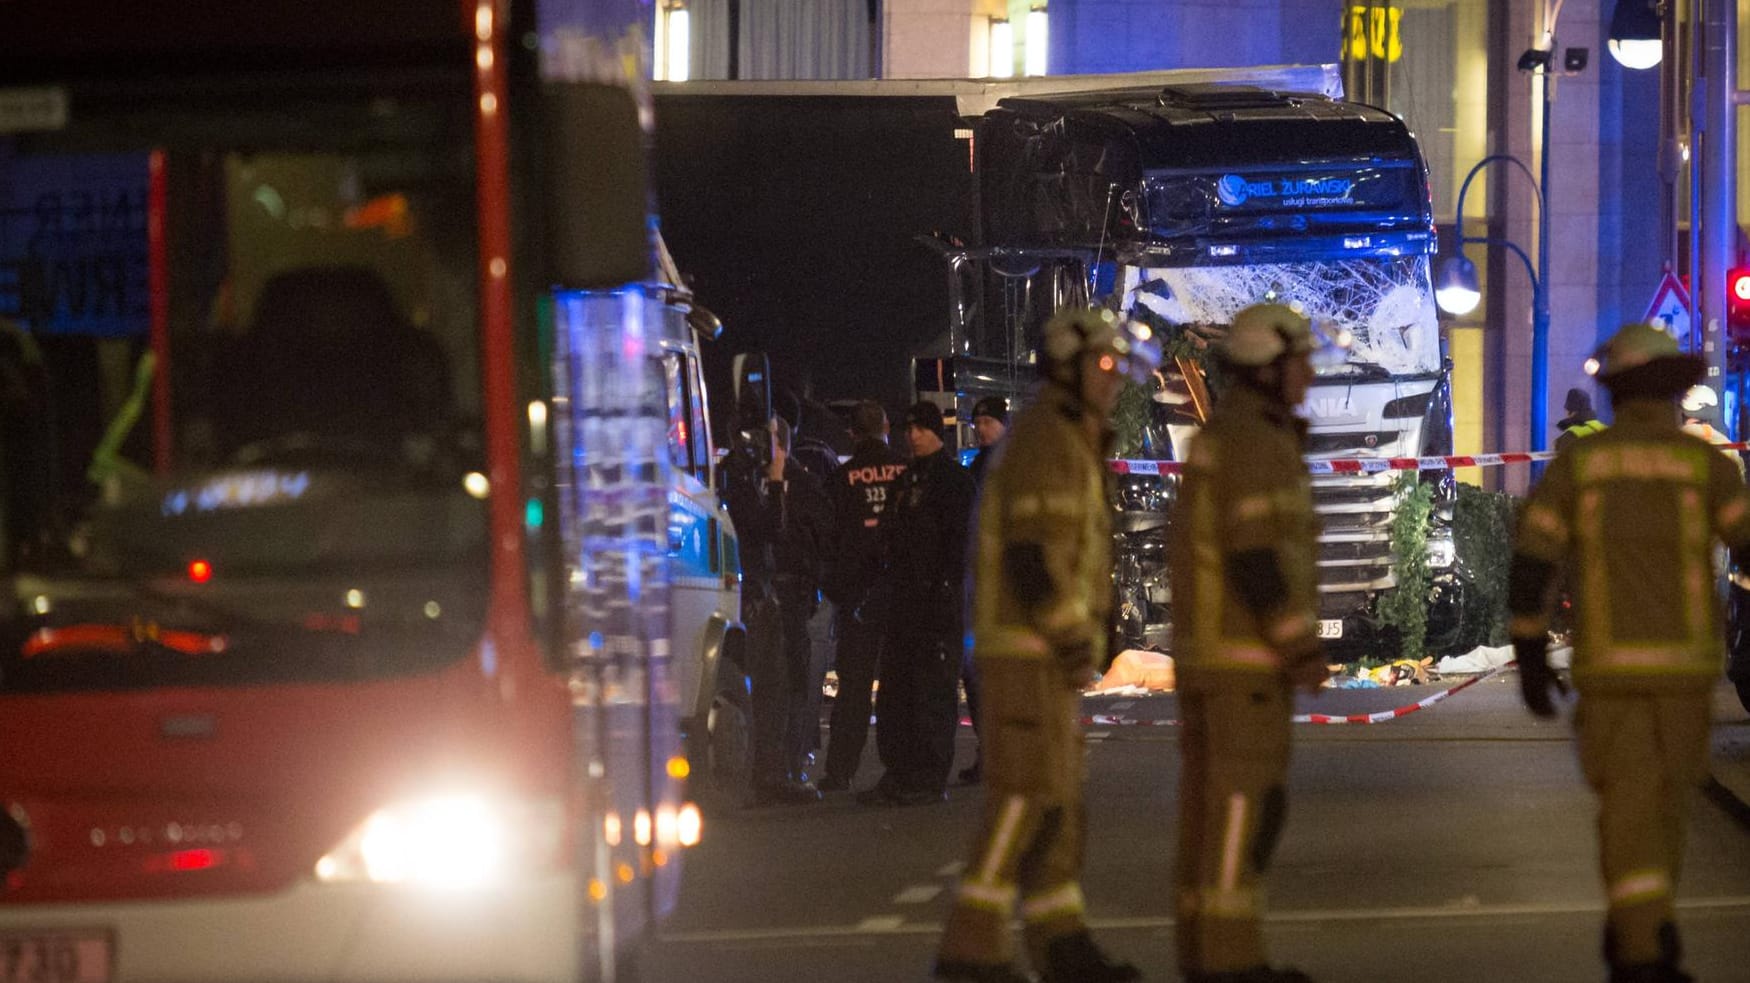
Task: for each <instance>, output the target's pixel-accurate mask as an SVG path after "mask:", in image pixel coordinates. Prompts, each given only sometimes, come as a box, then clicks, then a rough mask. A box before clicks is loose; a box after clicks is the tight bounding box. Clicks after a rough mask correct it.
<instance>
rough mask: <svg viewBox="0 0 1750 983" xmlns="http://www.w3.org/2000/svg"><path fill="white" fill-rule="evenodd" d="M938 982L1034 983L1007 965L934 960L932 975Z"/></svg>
mask: <svg viewBox="0 0 1750 983" xmlns="http://www.w3.org/2000/svg"><path fill="white" fill-rule="evenodd" d="M932 975H933V976H934V978H935V979H938V980H950V981H953V983H1034V979H1033V977H1032V976H1030V975H1028V974H1026V973H1023V972H1021V971H1020V970H1018V969H1016V968H1015V967H1013V966H1010V965H1009V964H1008V963H972V962H960V961H957V960H950V959H938V960H936V968H935V972H934V973H933V974H932Z"/></svg>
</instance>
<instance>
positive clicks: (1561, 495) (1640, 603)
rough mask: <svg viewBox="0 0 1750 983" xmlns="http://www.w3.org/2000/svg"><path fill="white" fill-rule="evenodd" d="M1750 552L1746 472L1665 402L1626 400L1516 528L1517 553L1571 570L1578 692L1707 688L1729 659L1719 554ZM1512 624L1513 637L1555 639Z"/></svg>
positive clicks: (1557, 468)
mask: <svg viewBox="0 0 1750 983" xmlns="http://www.w3.org/2000/svg"><path fill="white" fill-rule="evenodd" d="M1716 540H1723V541H1724V542H1725V543H1726V545H1728V546H1732V547H1741V546H1743V545H1745V544H1746V543H1750V494H1747V493H1746V492H1745V489H1744V481H1743V478H1742V477H1740V475H1739V473H1738V469H1737V468H1736V467H1735V466H1734V465H1733V463H1732V461H1731V460H1729V459H1728V458H1727V457H1726V456H1725V455H1724V454H1722V453H1721V452H1720V451H1718V450H1717V449H1715V448H1714V447H1712V446H1710V445H1709V444H1708V443H1707V442H1706V441H1705V440H1702V439H1701V438H1699V437H1696V436H1694V435H1691V434H1687V433H1683V432H1682V431H1680V430H1679V429H1678V426H1677V418H1676V413H1675V411H1674V410H1673V409H1672V407H1671V405H1670V404H1669V403H1668V402H1665V401H1660V400H1630V401H1627V402H1624V403H1622V404H1621V405H1619V406H1618V407H1617V408H1616V422H1615V424H1614V425H1613V426H1611V428H1610V429H1608V430H1606V431H1604V432H1602V433H1599V434H1596V435H1594V436H1591V437H1587V438H1586V439H1585V440H1581V441H1576V442H1575V443H1574V444H1573V445H1572V446H1571V447H1569V448H1568V449H1567V450H1564V451H1562V452H1561V454H1559V455H1558V456H1557V457H1556V459H1555V460H1554V461H1553V462H1551V464H1550V466H1549V470H1548V471H1547V472H1546V473H1545V474H1544V476H1543V480H1542V481H1541V482H1539V483H1538V486H1537V487H1536V488H1535V489H1533V490H1532V493H1531V498H1530V499H1529V500H1528V501H1527V502H1526V505H1525V510H1524V512H1523V513H1522V514H1521V516H1520V519H1519V531H1518V537H1517V541H1516V542H1515V545H1514V549H1515V552H1517V553H1519V554H1521V555H1524V556H1528V557H1532V558H1534V559H1538V560H1543V561H1545V562H1546V563H1550V564H1554V565H1556V566H1558V567H1562V566H1563V565H1565V567H1566V571H1567V582H1568V584H1569V589H1570V591H1571V592H1572V595H1573V603H1574V668H1573V673H1574V682H1575V685H1577V686H1578V687H1580V688H1581V689H1582V690H1609V689H1618V690H1636V691H1645V690H1668V691H1682V690H1702V689H1706V688H1708V687H1709V686H1711V685H1712V684H1713V681H1714V679H1715V677H1717V676H1718V675H1719V673H1720V665H1721V662H1722V661H1723V655H1724V653H1723V652H1722V650H1721V646H1722V645H1723V644H1724V630H1723V627H1722V624H1721V617H1720V605H1719V597H1718V592H1717V591H1715V589H1714V571H1713V560H1712V549H1713V545H1714V543H1715V541H1716ZM1547 627H1548V625H1547V621H1546V615H1545V614H1544V613H1541V612H1540V613H1536V614H1526V613H1522V614H1519V615H1516V616H1515V617H1514V619H1513V623H1512V625H1511V630H1512V634H1513V637H1515V638H1527V637H1536V636H1538V635H1541V634H1542V633H1543V632H1544V631H1545V630H1547Z"/></svg>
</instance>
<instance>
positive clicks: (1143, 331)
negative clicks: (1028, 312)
mask: <svg viewBox="0 0 1750 983" xmlns="http://www.w3.org/2000/svg"><path fill="white" fill-rule="evenodd" d="M1093 352H1098V353H1110V354H1112V355H1115V356H1117V361H1116V364H1115V369H1116V370H1117V371H1120V372H1122V373H1123V374H1124V375H1125V376H1126V377H1128V378H1129V379H1130V380H1131V381H1132V382H1138V383H1140V382H1143V381H1145V380H1147V379H1148V377H1149V375H1150V374H1151V373H1153V372H1154V370H1155V369H1157V368H1159V367H1160V364H1161V349H1160V345H1159V344H1158V343H1157V342H1156V341H1155V339H1154V332H1153V331H1152V330H1150V328H1149V327H1148V325H1146V324H1138V323H1137V322H1135V321H1130V320H1126V319H1125V318H1122V317H1119V316H1118V315H1117V314H1115V313H1113V312H1112V311H1109V310H1106V309H1105V308H1102V307H1066V308H1063V309H1062V310H1060V311H1058V312H1057V313H1056V314H1053V315H1052V316H1051V320H1049V321H1046V322H1045V343H1044V345H1043V346H1042V350H1041V352H1040V354H1041V355H1042V356H1043V357H1044V358H1043V360H1044V362H1045V364H1044V365H1043V366H1042V368H1043V369H1044V371H1045V373H1046V374H1047V375H1049V376H1052V377H1054V378H1057V379H1058V381H1060V382H1064V383H1069V382H1073V381H1074V373H1075V368H1074V366H1075V365H1076V363H1077V361H1078V360H1079V359H1080V357H1081V356H1082V355H1084V354H1087V353H1093Z"/></svg>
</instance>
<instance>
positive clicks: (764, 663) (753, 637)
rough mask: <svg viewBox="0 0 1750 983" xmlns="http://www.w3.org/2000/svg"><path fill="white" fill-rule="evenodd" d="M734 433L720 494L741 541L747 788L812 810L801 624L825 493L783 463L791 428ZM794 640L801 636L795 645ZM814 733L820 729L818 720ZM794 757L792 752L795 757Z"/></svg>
mask: <svg viewBox="0 0 1750 983" xmlns="http://www.w3.org/2000/svg"><path fill="white" fill-rule="evenodd" d="M765 428H766V429H765V431H764V434H763V435H762V434H761V432H760V431H759V430H757V429H755V428H753V427H749V428H748V429H747V432H746V433H738V434H737V437H736V441H735V444H734V446H733V447H732V448H731V449H730V452H729V455H728V457H727V458H726V459H725V460H724V463H723V475H722V480H721V482H720V487H721V488H722V489H723V492H722V495H723V502H724V505H725V506H727V507H728V509H729V517H730V519H731V521H733V522H734V523H735V529H736V533H737V534H738V535H739V536H740V537H741V562H742V620H743V621H744V622H745V623H746V625H747V637H748V660H749V662H748V677H749V680H750V681H751V682H752V684H753V785H754V801H755V802H756V803H758V804H760V805H773V804H806V803H810V802H818V801H819V800H820V792H819V791H818V790H817V789H816V788H815V787H814V786H812V785H809V784H807V782H806V777H807V776H806V775H805V774H804V773H803V771H802V762H803V760H804V759H805V755H806V750H807V749H806V748H804V747H802V744H803V743H804V735H805V733H806V726H805V725H806V719H805V718H806V712H807V711H806V707H807V703H808V701H807V695H806V679H807V667H808V661H809V656H808V641H807V620H808V614H811V613H812V607H811V606H810V604H811V595H812V593H813V591H814V589H815V588H814V587H813V586H812V584H813V582H814V578H813V576H812V575H811V573H810V571H811V568H812V567H813V565H814V564H817V563H818V562H819V556H820V548H819V547H818V545H816V542H817V539H818V537H820V536H821V535H823V533H824V525H825V519H824V518H823V517H824V515H825V511H826V503H825V497H824V494H823V493H822V492H821V491H820V489H819V487H818V486H817V485H815V484H814V481H815V479H814V477H813V476H812V475H810V474H808V472H806V471H804V470H803V469H802V467H801V466H800V465H798V464H797V463H796V462H795V461H793V460H790V458H789V453H788V451H789V445H790V441H789V426H788V425H787V424H785V423H784V422H783V421H782V420H780V419H777V418H772V419H770V420H768V421H766V422H765ZM798 633H800V637H798ZM814 726H815V727H816V728H818V727H819V718H818V716H817V717H816V718H815V721H814ZM799 752H800V753H799Z"/></svg>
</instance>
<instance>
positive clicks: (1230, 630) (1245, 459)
mask: <svg viewBox="0 0 1750 983" xmlns="http://www.w3.org/2000/svg"><path fill="white" fill-rule="evenodd" d="M1305 447H1306V424H1305V422H1304V421H1302V420H1301V419H1300V418H1299V417H1297V416H1295V415H1294V413H1293V411H1292V410H1291V409H1290V408H1289V407H1287V406H1284V405H1282V403H1281V402H1280V401H1278V400H1275V399H1272V398H1271V397H1269V396H1268V395H1266V394H1264V393H1262V392H1260V391H1258V390H1256V389H1254V388H1252V387H1250V386H1247V385H1244V384H1235V385H1234V386H1232V387H1231V388H1229V389H1228V390H1227V391H1226V392H1225V393H1223V394H1222V397H1221V399H1220V401H1218V402H1217V404H1216V407H1215V412H1214V413H1213V414H1212V415H1211V416H1210V419H1209V424H1208V425H1207V426H1205V427H1204V428H1203V432H1202V433H1200V434H1198V435H1197V439H1196V440H1194V441H1192V442H1191V451H1190V454H1189V455H1188V460H1186V462H1185V471H1184V478H1183V479H1182V483H1181V485H1180V486H1179V498H1178V501H1177V502H1176V503H1175V504H1174V506H1173V509H1174V511H1173V521H1172V524H1171V526H1170V528H1169V531H1168V544H1167V550H1168V562H1169V564H1170V565H1171V568H1172V586H1173V648H1174V652H1173V656H1174V659H1175V660H1176V662H1177V663H1178V664H1179V665H1180V667H1181V668H1182V669H1186V670H1192V671H1196V670H1208V671H1223V672H1253V673H1276V672H1282V671H1286V670H1291V669H1293V668H1294V667H1292V666H1287V665H1284V664H1283V661H1282V656H1281V653H1282V652H1285V651H1303V652H1307V653H1308V654H1307V655H1306V656H1304V658H1320V656H1318V655H1317V650H1316V648H1314V647H1312V646H1310V645H1309V644H1307V643H1308V640H1309V639H1310V637H1311V636H1313V635H1314V633H1315V630H1316V626H1317V620H1316V619H1317V616H1318V571H1317V566H1316V563H1317V559H1318V553H1317V551H1318V544H1317V539H1318V533H1319V525H1318V519H1317V517H1316V516H1315V515H1314V514H1313V503H1312V479H1311V477H1309V476H1308V474H1307V470H1306V463H1305V462H1304V461H1303V460H1302V455H1303V454H1304V453H1305ZM1260 550H1267V551H1269V552H1270V553H1272V554H1273V555H1274V560H1275V567H1276V570H1277V571H1278V572H1279V573H1280V575H1281V579H1282V584H1281V591H1280V597H1279V598H1278V599H1277V600H1276V601H1275V602H1274V603H1273V604H1272V606H1271V607H1270V609H1269V610H1268V611H1267V612H1266V613H1264V614H1263V615H1262V616H1260V615H1259V614H1258V613H1256V612H1254V610H1253V609H1252V608H1251V607H1249V606H1247V605H1246V604H1245V603H1244V602H1243V601H1242V600H1241V597H1240V595H1239V593H1238V592H1237V591H1236V590H1235V588H1234V585H1233V584H1232V583H1230V581H1229V579H1228V557H1229V556H1230V555H1231V554H1237V553H1247V552H1252V551H1260Z"/></svg>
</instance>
